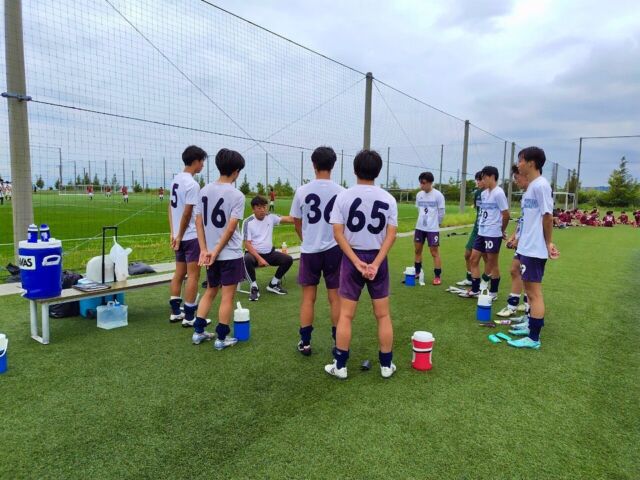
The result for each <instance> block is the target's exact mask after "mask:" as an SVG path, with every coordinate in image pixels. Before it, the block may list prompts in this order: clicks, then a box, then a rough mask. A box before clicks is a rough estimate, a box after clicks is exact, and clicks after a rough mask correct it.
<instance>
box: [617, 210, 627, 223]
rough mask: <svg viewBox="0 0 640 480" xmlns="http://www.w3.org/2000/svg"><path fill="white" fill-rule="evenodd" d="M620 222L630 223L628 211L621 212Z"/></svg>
mask: <svg viewBox="0 0 640 480" xmlns="http://www.w3.org/2000/svg"><path fill="white" fill-rule="evenodd" d="M618 223H620V224H622V225H629V215H627V212H620V217H618Z"/></svg>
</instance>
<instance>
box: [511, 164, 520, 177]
mask: <svg viewBox="0 0 640 480" xmlns="http://www.w3.org/2000/svg"><path fill="white" fill-rule="evenodd" d="M519 174H520V170H519V169H518V165H511V175H519Z"/></svg>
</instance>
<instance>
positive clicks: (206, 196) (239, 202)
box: [196, 183, 244, 260]
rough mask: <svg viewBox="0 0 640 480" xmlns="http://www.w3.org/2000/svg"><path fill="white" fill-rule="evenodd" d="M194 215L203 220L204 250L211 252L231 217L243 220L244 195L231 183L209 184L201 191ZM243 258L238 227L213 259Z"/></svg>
mask: <svg viewBox="0 0 640 480" xmlns="http://www.w3.org/2000/svg"><path fill="white" fill-rule="evenodd" d="M196 215H199V216H201V217H202V223H203V224H204V234H205V237H206V240H207V250H209V251H211V250H213V249H214V248H215V246H216V245H217V244H218V242H219V241H220V237H222V234H223V233H224V232H225V230H226V229H227V227H228V225H229V221H230V220H231V219H232V218H237V219H238V220H242V218H243V217H244V194H243V193H242V192H241V191H240V190H238V189H237V188H235V187H234V186H233V185H231V184H230V183H209V184H208V185H205V186H204V187H203V188H202V190H200V197H199V199H198V205H197V206H196ZM236 258H242V236H241V235H240V225H238V226H237V227H236V230H235V231H234V232H233V235H232V236H231V238H230V239H229V242H228V243H227V245H226V246H225V247H224V248H223V249H222V251H221V252H220V254H219V255H218V258H217V259H216V260H234V259H236Z"/></svg>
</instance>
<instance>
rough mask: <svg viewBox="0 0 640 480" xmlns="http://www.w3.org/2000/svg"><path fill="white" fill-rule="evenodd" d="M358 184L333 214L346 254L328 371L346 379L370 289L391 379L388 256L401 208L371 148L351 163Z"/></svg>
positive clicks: (381, 356)
mask: <svg viewBox="0 0 640 480" xmlns="http://www.w3.org/2000/svg"><path fill="white" fill-rule="evenodd" d="M353 168H354V172H355V174H356V177H357V183H356V185H354V186H353V187H351V188H349V189H348V190H345V191H343V192H341V193H340V194H339V195H338V197H337V198H336V202H335V204H334V206H333V209H332V210H331V219H330V221H331V223H332V224H333V233H334V236H335V239H336V241H337V242H338V245H340V248H341V249H342V252H343V253H344V256H343V257H342V263H341V265H340V287H339V290H338V291H339V294H340V317H339V319H338V327H337V332H336V348H335V349H334V358H335V360H334V362H333V363H332V364H329V365H326V366H325V367H324V369H325V371H326V372H327V373H328V374H329V375H333V376H335V377H337V378H339V379H345V378H347V360H348V359H349V346H350V344H351V323H352V321H353V318H354V317H355V314H356V308H357V306H358V300H359V298H360V293H361V292H362V289H363V288H364V287H365V285H366V287H367V290H368V291H369V296H370V297H371V302H372V304H373V313H374V315H375V317H376V320H377V322H378V342H379V348H380V350H379V353H378V358H379V360H380V373H381V375H382V377H383V378H389V377H390V376H391V375H393V373H394V372H395V371H396V366H395V365H394V364H393V361H392V360H393V324H392V322H391V315H390V312H389V266H388V264H387V254H388V253H389V250H390V249H391V246H392V245H393V242H394V241H395V238H396V231H397V230H398V205H397V204H396V201H395V199H394V198H393V197H392V196H391V195H390V194H389V193H388V192H385V191H384V190H382V189H381V188H380V187H377V186H375V183H374V182H375V179H376V178H377V177H378V175H379V174H380V170H381V169H382V159H381V158H380V155H379V154H378V153H377V152H375V151H373V150H362V151H360V152H359V153H358V154H357V155H356V157H355V159H354V160H353Z"/></svg>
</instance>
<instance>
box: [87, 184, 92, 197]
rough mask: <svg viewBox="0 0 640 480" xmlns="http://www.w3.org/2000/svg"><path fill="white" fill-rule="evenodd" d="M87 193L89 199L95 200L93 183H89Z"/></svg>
mask: <svg viewBox="0 0 640 480" xmlns="http://www.w3.org/2000/svg"><path fill="white" fill-rule="evenodd" d="M87 195H88V196H89V200H93V185H87Z"/></svg>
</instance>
